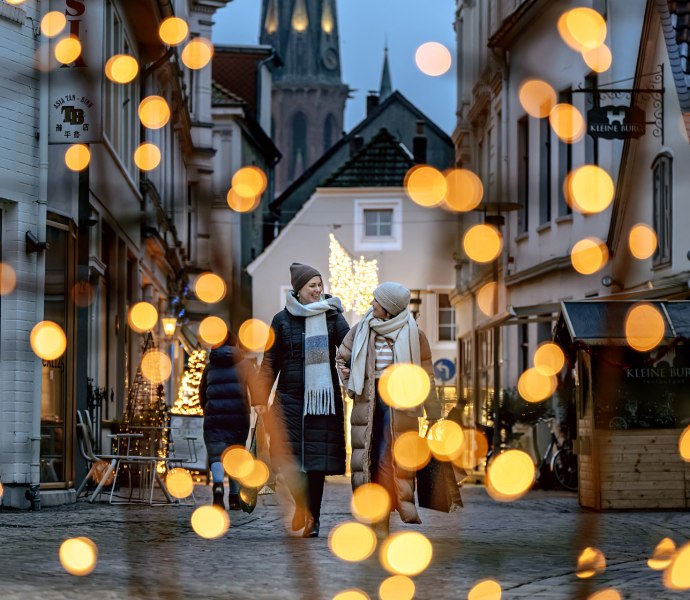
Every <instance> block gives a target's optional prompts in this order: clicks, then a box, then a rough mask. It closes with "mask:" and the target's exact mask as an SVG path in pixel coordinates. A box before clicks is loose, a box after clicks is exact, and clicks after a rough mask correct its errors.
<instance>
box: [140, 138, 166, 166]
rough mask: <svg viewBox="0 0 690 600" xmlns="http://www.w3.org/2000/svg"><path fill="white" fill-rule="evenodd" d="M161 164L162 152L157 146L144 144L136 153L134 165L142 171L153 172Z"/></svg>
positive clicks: (149, 143)
mask: <svg viewBox="0 0 690 600" xmlns="http://www.w3.org/2000/svg"><path fill="white" fill-rule="evenodd" d="M160 162H161V151H160V148H158V146H156V144H152V143H151V142H143V143H141V144H139V147H138V148H137V149H136V150H135V151H134V163H135V164H136V165H137V167H139V168H140V169H141V170H142V171H152V170H153V169H155V168H156V167H157V166H158V165H159V164H160Z"/></svg>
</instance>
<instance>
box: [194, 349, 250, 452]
mask: <svg viewBox="0 0 690 600" xmlns="http://www.w3.org/2000/svg"><path fill="white" fill-rule="evenodd" d="M254 377H255V373H254V366H253V365H252V364H251V363H250V362H249V361H248V360H246V359H245V358H244V356H243V354H242V351H241V350H238V349H237V348H236V347H234V346H220V347H218V348H216V349H214V350H212V351H211V356H210V362H209V363H208V365H206V368H205V369H204V372H203V374H202V376H201V383H200V385H199V401H200V403H201V407H202V408H203V410H204V442H205V443H206V450H207V452H208V460H209V463H213V462H217V461H219V460H220V455H221V454H222V453H223V450H225V449H226V448H227V447H228V446H232V445H236V444H239V445H241V446H244V444H245V443H246V441H247V435H248V434H249V398H248V395H247V387H248V386H249V385H251V384H252V383H253V378H254Z"/></svg>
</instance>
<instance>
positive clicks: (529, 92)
mask: <svg viewBox="0 0 690 600" xmlns="http://www.w3.org/2000/svg"><path fill="white" fill-rule="evenodd" d="M518 96H519V98H520V104H522V108H524V109H525V112H526V113H527V114H528V115H530V116H532V117H536V118H537V119H542V118H544V117H548V116H549V113H550V112H551V109H552V108H553V107H554V106H555V105H556V92H555V90H554V89H553V88H552V87H551V86H550V85H549V84H548V83H546V81H542V80H541V79H529V80H528V81H525V82H524V83H523V84H522V85H521V86H520V91H519V92H518Z"/></svg>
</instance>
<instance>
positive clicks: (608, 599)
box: [587, 588, 623, 600]
mask: <svg viewBox="0 0 690 600" xmlns="http://www.w3.org/2000/svg"><path fill="white" fill-rule="evenodd" d="M587 600H623V596H621V594H620V592H619V591H618V590H616V589H613V588H607V589H605V590H599V591H598V592H594V593H593V594H592V595H591V596H588V597H587Z"/></svg>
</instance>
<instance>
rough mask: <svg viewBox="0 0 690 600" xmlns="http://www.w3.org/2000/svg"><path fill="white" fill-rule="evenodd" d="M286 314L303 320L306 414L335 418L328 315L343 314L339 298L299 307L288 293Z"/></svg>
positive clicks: (298, 303)
mask: <svg viewBox="0 0 690 600" xmlns="http://www.w3.org/2000/svg"><path fill="white" fill-rule="evenodd" d="M285 308H286V309H287V311H288V312H289V313H290V314H291V315H293V316H295V317H305V319H304V414H305V415H334V414H335V395H334V392H333V379H332V378H331V360H330V349H329V347H328V325H327V323H326V312H328V311H329V310H337V311H338V312H343V306H342V304H341V303H340V298H327V299H325V300H320V301H319V302H312V303H310V304H300V302H299V300H297V298H296V297H295V296H294V294H288V296H287V302H286V303H285Z"/></svg>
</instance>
